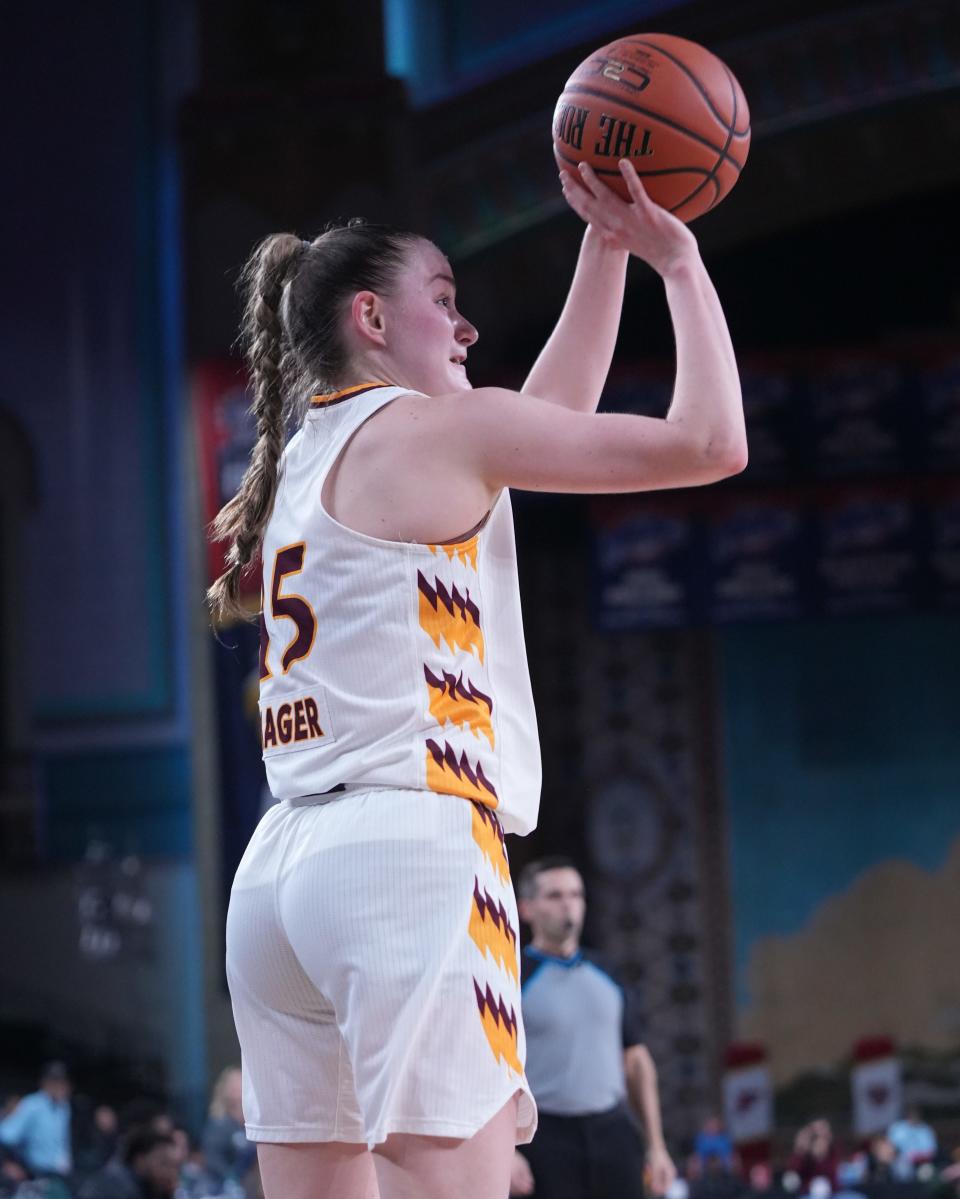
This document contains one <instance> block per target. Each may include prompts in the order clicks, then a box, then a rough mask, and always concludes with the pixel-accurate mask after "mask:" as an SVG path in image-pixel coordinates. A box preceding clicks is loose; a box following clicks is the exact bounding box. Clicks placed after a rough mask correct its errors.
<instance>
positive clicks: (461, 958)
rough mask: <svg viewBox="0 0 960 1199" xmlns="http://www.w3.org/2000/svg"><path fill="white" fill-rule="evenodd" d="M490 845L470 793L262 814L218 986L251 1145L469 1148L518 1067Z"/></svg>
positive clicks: (487, 815) (523, 1123)
mask: <svg viewBox="0 0 960 1199" xmlns="http://www.w3.org/2000/svg"><path fill="white" fill-rule="evenodd" d="M518 927H519V926H518V922H517V910H516V903H515V900H514V895H513V887H512V886H511V883H510V872H509V867H508V864H507V854H506V848H505V846H504V841H503V834H502V831H501V829H500V825H499V822H498V821H497V819H496V817H495V815H494V814H493V812H492V811H491V810H490V809H488V808H484V807H482V806H481V805H479V804H476V803H474V802H473V801H471V800H467V799H461V798H458V797H456V796H452V795H437V794H434V793H433V792H430V791H403V790H393V789H387V788H378V789H375V790H364V791H349V790H348V791H346V792H343V793H341V794H337V795H332V796H322V797H311V798H310V799H309V800H295V801H284V802H281V803H278V804H277V805H276V806H275V807H273V808H271V809H269V810H268V811H267V813H266V814H265V815H264V817H263V819H262V820H261V822H260V824H259V825H258V826H257V829H256V831H255V832H254V834H253V837H252V839H251V841H250V844H249V846H248V847H247V851H246V853H245V854H244V857H243V860H242V862H241V863H240V867H239V869H238V871H237V875H236V878H235V880H234V883H233V891H232V893H231V898H230V909H229V913H228V916H227V977H228V980H229V984H230V996H231V999H232V1002H233V1012H234V1018H235V1020H236V1025H237V1032H238V1034H239V1037H240V1045H241V1050H242V1065H243V1108H244V1115H245V1118H246V1125H247V1136H248V1137H250V1139H251V1140H254V1141H346V1142H356V1143H360V1142H365V1143H366V1144H367V1145H368V1146H369V1147H371V1148H372V1147H373V1146H374V1145H377V1144H380V1143H381V1142H383V1141H384V1140H385V1139H386V1137H387V1136H388V1135H389V1134H390V1133H393V1132H404V1133H417V1134H420V1135H424V1136H441V1137H457V1138H466V1137H470V1136H472V1135H473V1134H474V1133H475V1132H477V1131H478V1130H479V1129H480V1128H482V1127H483V1125H484V1124H486V1123H487V1121H488V1120H490V1119H491V1117H493V1116H494V1115H495V1114H496V1113H497V1112H498V1111H499V1110H500V1109H501V1108H502V1107H503V1106H504V1104H505V1103H506V1102H507V1101H508V1100H509V1099H510V1098H511V1097H512V1096H513V1095H514V1094H516V1093H517V1092H518V1091H519V1092H520V1102H519V1107H518V1116H517V1143H518V1144H524V1143H526V1142H528V1141H530V1140H531V1139H532V1137H533V1134H534V1131H535V1129H536V1123H537V1115H536V1106H535V1104H534V1101H533V1096H532V1094H531V1092H530V1088H529V1086H528V1084H527V1080H526V1076H525V1074H524V1060H525V1052H526V1045H525V1039H524V1033H523V1022H522V1020H521V1015H520V983H519V971H518V953H517V951H518V940H517V934H518Z"/></svg>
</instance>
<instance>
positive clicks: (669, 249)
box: [560, 158, 699, 277]
mask: <svg viewBox="0 0 960 1199" xmlns="http://www.w3.org/2000/svg"><path fill="white" fill-rule="evenodd" d="M619 166H620V173H621V175H623V179H624V182H625V183H626V185H627V188H628V189H629V192H630V195H631V197H632V200H631V202H630V203H627V201H626V200H621V199H620V197H619V196H618V195H617V194H616V192H614V191H612V190H611V189H610V188H609V187H607V185H606V184H605V183H604V182H603V181H602V180H601V179H600V178H599V177H598V176H597V175H596V174H595V173H594V171H593V170H592V169H591V168H590V166H589V165H588V164H587V163H585V162H582V163H580V166H579V168H578V172H577V173H578V179H574V178H573V174H572V172H570V171H561V172H560V184H561V187H562V188H563V195H564V198H565V199H566V201H567V203H568V204H569V205H570V207H571V208H572V209H573V211H574V212H575V213H577V215H578V216H580V217H582V218H583V220H585V221H586V222H587V223H588V224H590V225H592V226H593V227H594V228H595V229H596V230H597V231H598V232H599V233H600V235H601V236H602V237H603V240H604V241H605V242H606V243H607V244H608V245H611V246H617V247H619V248H620V249H623V250H629V252H630V253H631V254H633V255H635V256H636V257H637V258H642V259H643V261H644V262H647V263H649V264H650V266H652V267H653V269H654V270H655V271H656V272H657V274H658V275H662V276H664V277H665V276H667V275H668V274H670V272H671V271H672V270H673V269H674V267H676V266H678V265H680V264H682V263H684V262H686V261H689V260H690V259H691V258H693V259H697V258H698V257H699V252H698V250H697V239H696V238H695V237H694V236H693V234H692V233H691V232H690V230H689V229H688V228H687V226H686V225H685V224H684V223H683V221H681V220H678V219H677V218H676V217H675V216H674V215H673V214H672V213H670V212H667V210H666V209H665V208H661V207H660V205H659V204H655V203H654V202H653V200H651V199H650V197H649V196H648V195H647V193H646V191H645V189H644V186H643V183H642V182H641V181H640V177H639V175H638V174H637V172H636V171H635V170H634V167H633V163H632V162H629V161H628V160H627V159H625V158H621V160H620V163H619Z"/></svg>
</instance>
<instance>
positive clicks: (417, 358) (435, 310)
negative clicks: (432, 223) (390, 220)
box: [384, 241, 477, 395]
mask: <svg viewBox="0 0 960 1199" xmlns="http://www.w3.org/2000/svg"><path fill="white" fill-rule="evenodd" d="M456 293H457V289H456V284H455V283H454V279H453V271H452V269H451V267H450V263H449V262H448V261H447V259H446V258H445V257H444V255H443V254H441V253H440V251H439V250H438V249H437V247H436V246H435V245H433V244H432V243H431V242H428V241H416V242H414V243H413V244H412V245H411V247H410V249H409V250H408V252H407V266H406V269H405V270H404V272H403V273H402V275H401V277H400V279H399V281H398V283H397V287H396V289H395V291H394V293H393V294H392V295H391V296H389V297H387V298H385V300H384V310H385V316H386V319H387V337H388V353H389V359H390V366H391V368H392V371H391V373H395V376H396V381H397V382H400V383H402V384H403V385H404V386H408V387H413V388H416V390H417V391H423V392H425V393H426V394H427V395H443V394H445V393H449V392H451V391H466V390H469V388H470V381H469V379H468V378H467V371H466V366H465V363H466V359H467V351H468V349H469V348H470V346H472V345H473V344H474V342H475V341H476V340H477V331H476V329H475V328H474V327H473V325H471V324H470V322H469V321H468V320H466V319H465V318H464V317H463V316H461V315H460V313H459V312H458V311H457V301H456Z"/></svg>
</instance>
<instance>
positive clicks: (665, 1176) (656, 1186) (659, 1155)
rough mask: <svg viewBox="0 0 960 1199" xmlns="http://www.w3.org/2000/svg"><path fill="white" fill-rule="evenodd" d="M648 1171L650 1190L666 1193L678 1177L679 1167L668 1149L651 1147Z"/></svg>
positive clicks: (655, 1192)
mask: <svg viewBox="0 0 960 1199" xmlns="http://www.w3.org/2000/svg"><path fill="white" fill-rule="evenodd" d="M647 1171H648V1173H649V1177H650V1190H651V1192H652V1193H653V1194H654V1195H665V1194H666V1193H667V1191H668V1190H669V1188H670V1184H671V1183H672V1182H673V1180H674V1179H675V1178H676V1177H677V1168H676V1166H675V1165H674V1164H673V1161H672V1159H671V1157H670V1154H669V1153H667V1151H666V1149H664V1148H660V1149H651V1150H650V1152H649V1153H648V1154H647Z"/></svg>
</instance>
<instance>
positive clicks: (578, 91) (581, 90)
mask: <svg viewBox="0 0 960 1199" xmlns="http://www.w3.org/2000/svg"><path fill="white" fill-rule="evenodd" d="M571 83H572V85H571ZM571 83H568V85H567V87H565V88H564V90H563V92H562V93H561V95H560V100H564V99H566V100H568V101H570V102H572V101H573V100H575V98H576V97H577V96H594V97H596V98H597V99H598V100H609V101H610V103H611V104H617V105H619V106H620V107H621V108H628V109H629V110H630V111H631V112H637V113H639V114H640V115H641V116H644V117H650V119H651V120H654V121H658V122H659V123H660V124H661V125H665V126H666V127H667V128H668V129H675V130H676V131H677V133H682V134H684V136H686V137H689V138H690V139H691V141H695V142H699V144H700V145H701V146H706V147H707V149H708V150H712V151H713V152H714V154H720V155H722V156H723V157H724V158H725V159H726V160H727V161H728V162H729V163H731V165H733V166H735V167H736V168H737V172H738V173H739V171H740V170H741V168H742V166H743V164H742V163H740V162H738V161H737V160H736V159H735V158H734V157H733V155H732V154H729V153H726V152H725V151H724V150H723V149H722V148H721V147H720V146H718V145H717V144H716V143H715V142H712V141H710V140H709V138H706V137H702V136H701V135H700V134H699V133H694V132H693V130H692V129H688V128H687V127H686V125H681V124H679V122H677V121H671V120H670V118H669V117H665V116H663V115H662V114H661V113H659V112H654V111H653V109H651V108H644V107H642V105H640V104H634V103H633V101H631V100H625V99H623V98H622V97H621V96H616V95H613V94H611V93H610V92H607V91H602V90H601V89H600V88H594V87H585V86H584V85H583V84H578V83H575V82H572V81H571ZM558 103H559V101H558ZM723 128H724V131H725V132H726V134H727V145H729V144H730V136H729V134H730V129H729V126H727V125H724V127H723Z"/></svg>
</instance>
